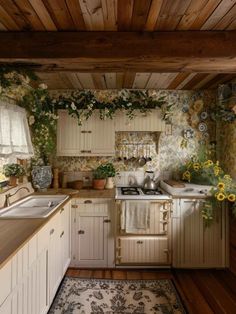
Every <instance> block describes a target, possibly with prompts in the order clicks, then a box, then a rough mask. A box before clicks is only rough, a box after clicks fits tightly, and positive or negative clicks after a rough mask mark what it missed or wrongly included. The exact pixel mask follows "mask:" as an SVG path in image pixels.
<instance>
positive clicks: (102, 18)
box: [0, 0, 236, 89]
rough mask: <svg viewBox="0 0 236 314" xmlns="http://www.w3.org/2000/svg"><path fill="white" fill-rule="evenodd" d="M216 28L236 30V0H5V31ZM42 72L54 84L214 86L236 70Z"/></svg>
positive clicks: (0, 16) (0, 15) (1, 0)
mask: <svg viewBox="0 0 236 314" xmlns="http://www.w3.org/2000/svg"><path fill="white" fill-rule="evenodd" d="M213 30H214V31H216V30H222V31H232V30H236V0H174V1H173V0H14V1H11V0H0V31H3V32H4V31H29V32H35V31H53V32H54V31H89V32H90V31H147V32H153V31H213ZM65 49H66V47H65ZM162 72H165V71H162ZM166 72H168V71H166ZM226 72H227V70H226ZM38 75H39V77H40V78H41V80H42V81H43V82H45V83H46V84H48V86H49V87H50V88H52V89H57V88H58V89H68V88H69V89H71V88H72V89H73V88H79V89H83V88H96V89H107V88H108V89H113V88H161V89H162V88H163V89H166V88H170V89H199V88H215V87H216V86H217V84H220V83H224V82H227V81H230V80H232V79H234V77H235V74H233V73H232V74H227V73H197V70H196V73H195V72H194V73H188V72H183V73H149V72H148V73H139V72H138V70H137V71H136V72H135V71H134V70H133V71H132V72H126V71H124V72H119V73H115V72H112V73H97V72H92V73H88V72H87V73H82V72H75V71H74V72H73V70H71V71H70V72H53V73H43V72H40V73H38Z"/></svg>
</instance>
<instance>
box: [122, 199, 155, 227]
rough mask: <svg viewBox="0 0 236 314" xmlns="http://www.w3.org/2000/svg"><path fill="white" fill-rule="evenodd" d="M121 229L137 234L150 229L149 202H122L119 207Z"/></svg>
mask: <svg viewBox="0 0 236 314" xmlns="http://www.w3.org/2000/svg"><path fill="white" fill-rule="evenodd" d="M120 219H121V229H122V230H124V231H125V232H126V233H137V232H138V231H140V230H146V229H148V228H149V227H150V202H149V201H140V200H139V201H123V202H122V205H121V217H120Z"/></svg>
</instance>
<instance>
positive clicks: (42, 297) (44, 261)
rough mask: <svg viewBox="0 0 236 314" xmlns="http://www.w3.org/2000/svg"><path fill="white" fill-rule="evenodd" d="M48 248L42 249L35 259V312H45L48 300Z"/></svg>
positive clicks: (42, 313)
mask: <svg viewBox="0 0 236 314" xmlns="http://www.w3.org/2000/svg"><path fill="white" fill-rule="evenodd" d="M47 288H48V250H46V249H45V250H43V251H42V252H41V254H40V255H39V256H38V260H37V296H36V300H37V302H36V304H37V313H39V314H44V313H47V310H48V307H49V302H48V293H47V292H48V289H47Z"/></svg>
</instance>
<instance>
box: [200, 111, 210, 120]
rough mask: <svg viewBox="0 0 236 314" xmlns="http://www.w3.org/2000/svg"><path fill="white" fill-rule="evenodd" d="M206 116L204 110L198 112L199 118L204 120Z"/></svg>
mask: <svg viewBox="0 0 236 314" xmlns="http://www.w3.org/2000/svg"><path fill="white" fill-rule="evenodd" d="M207 117H208V113H207V112H206V111H202V112H201V113H200V118H201V120H206V119H207Z"/></svg>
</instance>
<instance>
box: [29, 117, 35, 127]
mask: <svg viewBox="0 0 236 314" xmlns="http://www.w3.org/2000/svg"><path fill="white" fill-rule="evenodd" d="M34 122H35V118H34V116H30V117H29V125H32V124H34Z"/></svg>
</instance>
